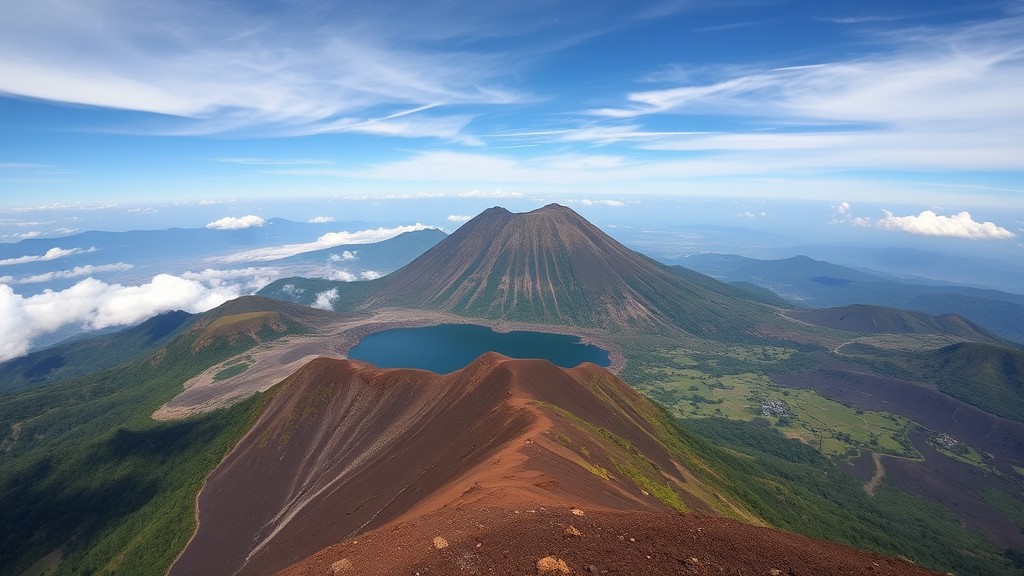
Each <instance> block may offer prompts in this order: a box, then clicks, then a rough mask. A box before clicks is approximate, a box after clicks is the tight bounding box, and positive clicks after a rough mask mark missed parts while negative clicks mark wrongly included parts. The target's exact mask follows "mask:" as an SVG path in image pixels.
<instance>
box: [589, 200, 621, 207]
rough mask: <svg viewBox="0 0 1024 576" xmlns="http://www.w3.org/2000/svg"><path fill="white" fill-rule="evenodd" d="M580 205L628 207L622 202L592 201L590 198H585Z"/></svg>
mask: <svg viewBox="0 0 1024 576" xmlns="http://www.w3.org/2000/svg"><path fill="white" fill-rule="evenodd" d="M580 204H583V205H584V206H614V207H619V206H625V205H626V203H625V202H622V201H621V200H590V199H588V198H584V199H583V200H580Z"/></svg>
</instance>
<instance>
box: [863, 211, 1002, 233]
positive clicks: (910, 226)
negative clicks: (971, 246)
mask: <svg viewBox="0 0 1024 576" xmlns="http://www.w3.org/2000/svg"><path fill="white" fill-rule="evenodd" d="M875 225H876V226H878V227H879V228H883V229H885V230H898V231H900V232H906V233H908V234H918V235H923V236H948V237H951V238H970V239H972V240H1008V239H1010V238H1014V237H1016V235H1015V234H1014V233H1013V232H1010V231H1009V230H1007V229H1006V228H1002V227H1000V226H997V225H996V224H994V223H992V222H976V221H975V220H974V219H973V218H971V214H970V213H969V212H960V213H958V214H954V215H953V216H941V215H938V214H936V213H935V212H932V211H931V210H925V211H923V212H921V213H920V214H918V215H916V216H915V215H910V216H896V215H894V214H893V213H892V212H889V211H885V217H884V218H882V219H880V220H878V222H877V223H876V224H875Z"/></svg>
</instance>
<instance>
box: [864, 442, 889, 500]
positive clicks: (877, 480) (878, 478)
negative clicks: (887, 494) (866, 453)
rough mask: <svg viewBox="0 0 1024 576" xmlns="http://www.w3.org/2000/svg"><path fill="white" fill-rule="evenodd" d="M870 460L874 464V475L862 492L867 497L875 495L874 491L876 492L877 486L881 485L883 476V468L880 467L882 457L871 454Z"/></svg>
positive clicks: (874, 453) (877, 454) (875, 453)
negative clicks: (865, 493)
mask: <svg viewBox="0 0 1024 576" xmlns="http://www.w3.org/2000/svg"><path fill="white" fill-rule="evenodd" d="M871 459H872V460H874V462H875V474H874V476H872V477H871V480H868V482H867V484H865V485H864V491H865V492H867V493H868V496H874V495H875V490H878V485H879V484H881V483H882V477H883V476H885V466H882V455H881V454H879V453H878V452H872V453H871Z"/></svg>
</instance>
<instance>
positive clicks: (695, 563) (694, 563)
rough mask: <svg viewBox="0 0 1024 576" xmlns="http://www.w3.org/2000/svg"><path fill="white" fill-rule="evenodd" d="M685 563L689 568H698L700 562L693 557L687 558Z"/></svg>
mask: <svg viewBox="0 0 1024 576" xmlns="http://www.w3.org/2000/svg"><path fill="white" fill-rule="evenodd" d="M686 563H687V564H689V565H690V566H700V560H698V559H697V558H695V557H693V556H691V557H689V558H687V559H686Z"/></svg>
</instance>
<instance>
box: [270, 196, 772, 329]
mask: <svg viewBox="0 0 1024 576" xmlns="http://www.w3.org/2000/svg"><path fill="white" fill-rule="evenodd" d="M307 284H308V287H307ZM296 287H299V288H303V289H304V292H303V294H304V296H305V298H306V300H308V301H305V300H302V297H301V296H300V297H297V296H295V293H296ZM305 288H308V289H305ZM328 289H336V290H337V292H335V294H336V295H337V299H336V300H335V301H336V302H337V304H336V306H337V307H338V309H349V310H352V309H373V308H381V307H389V306H391V307H402V308H424V309H436V310H445V311H449V312H453V313H456V314H460V315H463V316H469V317H477V318H490V319H504V320H511V321H521V322H535V323H542V324H562V325H572V326H587V327H600V328H606V329H614V330H626V331H644V332H651V331H665V330H678V329H681V330H683V331H686V332H690V333H693V334H697V335H701V336H705V337H712V338H728V337H743V336H749V335H751V334H755V333H758V332H759V331H760V328H762V327H764V326H768V325H773V324H776V323H777V322H778V320H777V319H776V318H775V317H774V314H773V313H772V311H771V310H770V309H769V308H768V307H767V306H765V305H763V304H759V303H756V302H753V301H751V300H750V299H749V295H747V294H745V293H744V292H742V291H740V290H738V289H736V288H734V287H732V286H729V285H727V284H723V283H721V282H718V281H717V280H714V279H712V278H710V277H708V276H704V275H702V274H698V273H695V272H694V273H691V274H687V275H680V274H674V273H672V272H671V271H669V270H668V269H667V268H666V267H665V266H662V265H661V264H658V263H657V262H655V261H653V260H651V259H649V258H647V257H645V256H642V255H640V254H638V253H636V252H634V251H632V250H630V249H628V248H626V247H625V246H623V245H622V244H620V243H619V242H617V241H615V240H614V239H612V238H611V237H610V236H608V235H607V234H605V233H604V232H602V231H601V230H600V229H598V228H597V227H596V226H594V225H593V224H591V223H590V222H587V221H586V220H585V219H584V218H583V217H581V216H580V215H579V214H577V213H576V212H574V211H572V210H571V209H569V208H566V207H564V206H559V205H557V204H551V205H548V206H545V207H543V208H540V209H538V210H534V211H532V212H526V213H521V214H513V213H511V212H509V211H508V210H505V209H504V208H490V209H488V210H486V211H484V212H483V213H481V214H480V215H478V216H477V217H476V218H473V219H472V220H470V221H469V222H467V223H466V224H464V225H463V226H462V227H460V228H459V229H458V230H456V231H455V232H454V233H452V234H451V235H450V236H448V237H447V238H445V239H444V240H442V241H441V242H439V243H437V244H436V245H435V246H434V247H433V248H431V249H430V250H428V251H427V252H425V253H424V254H423V255H422V256H420V257H419V258H417V259H416V260H414V261H412V262H410V263H409V264H408V265H406V266H405V267H403V268H401V269H400V270H397V271H395V272H394V273H392V274H390V275H388V276H385V277H384V278H381V279H379V280H375V281H371V282H359V283H348V284H345V283H330V282H324V281H313V280H306V279H296V278H289V279H284V280H279V281H278V282H276V283H274V284H272V285H270V286H268V287H267V288H265V289H264V290H263V291H261V294H263V295H267V296H271V297H274V298H282V299H285V300H288V299H291V300H296V301H300V302H303V303H310V302H311V301H312V300H311V299H312V298H313V296H314V295H315V294H317V293H321V292H323V291H324V290H328Z"/></svg>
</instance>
